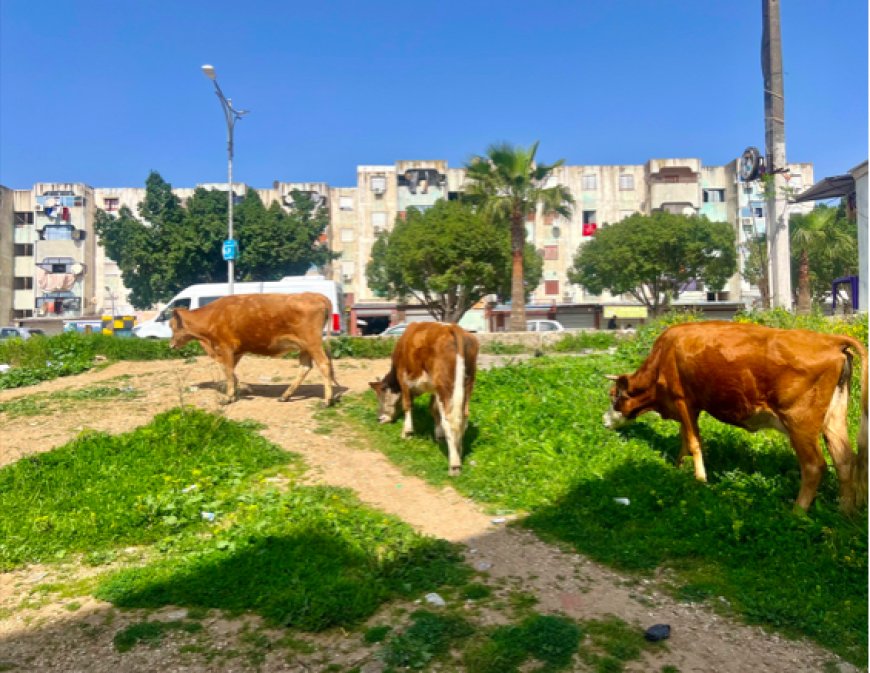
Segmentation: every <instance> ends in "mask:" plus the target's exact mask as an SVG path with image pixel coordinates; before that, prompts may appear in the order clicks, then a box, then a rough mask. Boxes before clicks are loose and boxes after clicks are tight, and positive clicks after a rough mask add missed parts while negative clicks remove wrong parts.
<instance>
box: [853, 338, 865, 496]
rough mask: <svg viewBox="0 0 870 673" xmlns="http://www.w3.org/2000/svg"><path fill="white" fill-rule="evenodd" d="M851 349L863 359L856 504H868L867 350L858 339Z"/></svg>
mask: <svg viewBox="0 0 870 673" xmlns="http://www.w3.org/2000/svg"><path fill="white" fill-rule="evenodd" d="M848 344H849V348H851V349H852V350H853V351H854V352H855V353H856V354H857V355H858V356H859V357H860V358H861V429H860V430H859V432H858V457H857V460H856V462H855V467H854V470H853V473H852V476H853V480H854V484H855V494H856V504H857V505H858V506H859V507H860V506H862V505H864V504H865V503H866V502H867V394H868V390H867V349H866V348H865V347H864V345H863V344H862V343H861V342H860V341H857V340H856V339H851V338H849V339H848Z"/></svg>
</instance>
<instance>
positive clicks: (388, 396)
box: [376, 386, 402, 423]
mask: <svg viewBox="0 0 870 673" xmlns="http://www.w3.org/2000/svg"><path fill="white" fill-rule="evenodd" d="M376 392H377V395H378V420H379V421H380V422H381V423H392V422H393V421H394V420H396V418H398V416H399V405H400V404H401V402H402V393H401V392H395V393H394V392H393V391H392V390H390V389H389V388H387V387H386V386H383V387H382V388H381V389H380V390H378V391H376Z"/></svg>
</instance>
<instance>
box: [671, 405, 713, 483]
mask: <svg viewBox="0 0 870 673" xmlns="http://www.w3.org/2000/svg"><path fill="white" fill-rule="evenodd" d="M677 409H678V411H679V415H680V419H679V420H680V437H681V438H682V442H683V443H682V446H681V447H680V455H679V456H678V457H677V465H678V466H679V465H680V464H681V463H682V462H683V458H685V457H686V456H688V455H690V454H691V456H692V462H693V463H694V465H695V479H697V480H698V481H707V470H706V469H704V454H703V453H702V452H701V430H700V428H698V414H697V412H695V413H693V412H691V411H689V408H688V407H687V406H686V404H685V402H679V403H678V404H677Z"/></svg>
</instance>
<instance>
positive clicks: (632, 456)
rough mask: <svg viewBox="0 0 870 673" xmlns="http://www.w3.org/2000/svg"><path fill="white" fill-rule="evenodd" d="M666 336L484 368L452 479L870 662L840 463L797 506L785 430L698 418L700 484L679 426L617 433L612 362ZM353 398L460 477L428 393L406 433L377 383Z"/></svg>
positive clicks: (862, 568)
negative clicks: (412, 432)
mask: <svg viewBox="0 0 870 673" xmlns="http://www.w3.org/2000/svg"><path fill="white" fill-rule="evenodd" d="M864 324H866V322H865V323H864ZM860 325H861V323H860V322H859V323H858V327H857V328H856V327H855V325H854V323H852V324H847V325H846V328H845V329H847V330H849V329H851V330H854V329H858V330H860V329H861V327H860ZM831 327H832V329H842V325H837V324H832V325H831ZM656 334H657V333H652V331H651V330H650V331H649V333H648V332H645V331H644V330H641V331H640V332H639V334H638V340H639V341H640V343H641V344H646V345H645V346H643V345H641V346H639V345H638V343H636V342H626V343H625V344H622V343H621V344H620V346H619V347H618V348H619V350H618V353H617V354H616V355H614V356H606V355H592V356H589V357H585V358H580V359H574V358H571V359H562V358H540V359H536V360H533V361H530V362H527V363H525V364H522V365H515V366H509V367H505V368H501V369H496V370H492V371H487V372H481V373H480V374H479V376H478V383H477V386H476V388H475V393H474V398H473V401H472V404H471V419H470V427H469V430H468V433H467V436H466V443H465V445H466V454H465V456H464V459H463V473H462V475H461V476H459V477H458V478H456V479H452V480H450V483H451V484H452V485H454V486H455V487H456V488H457V489H458V490H459V491H461V492H462V493H464V494H465V495H467V496H470V497H473V498H475V499H476V500H478V501H481V502H483V503H486V504H488V505H489V506H490V507H492V508H496V507H498V508H502V509H512V510H524V511H527V512H529V513H530V515H529V517H528V518H527V519H526V520H525V525H527V526H529V527H531V528H532V529H534V530H535V531H537V532H538V533H540V534H542V535H543V536H544V537H545V538H548V539H552V540H557V541H559V542H563V543H564V542H567V543H569V544H570V545H572V546H573V547H574V548H575V549H577V550H578V551H580V552H582V553H584V554H587V555H589V556H591V557H592V558H595V559H596V560H598V561H601V562H604V563H607V564H609V565H610V566H613V567H616V568H619V569H622V570H626V571H631V572H637V573H641V574H644V573H650V572H651V571H653V570H654V569H656V568H657V567H666V568H670V569H671V570H672V571H673V573H672V576H673V578H674V579H673V586H672V587H671V589H672V591H673V592H674V593H675V594H676V595H677V596H680V597H682V598H684V599H686V600H711V603H712V604H713V605H715V606H723V605H726V604H725V603H724V602H723V601H721V600H719V597H720V596H721V597H723V598H724V599H725V601H727V605H728V606H730V608H725V609H729V610H731V611H733V612H734V613H736V614H738V615H741V616H742V617H743V618H744V619H746V620H747V621H749V622H752V623H759V624H764V625H767V626H772V627H775V628H777V629H779V630H780V631H782V632H784V633H786V634H789V635H796V636H808V637H811V638H813V639H815V640H816V641H818V642H819V643H821V644H823V645H825V646H826V647H829V648H831V649H832V650H833V651H835V652H837V653H838V654H840V655H842V656H843V657H845V658H847V659H848V660H850V661H852V662H862V661H863V662H866V658H867V596H868V594H867V561H868V554H867V517H866V512H865V513H864V514H863V515H859V516H857V517H855V518H852V519H850V518H846V517H843V516H842V515H841V514H840V513H839V511H838V503H837V493H838V486H837V479H836V476H835V474H834V471H833V470H828V473H827V474H826V476H825V479H824V480H823V483H822V486H821V488H820V490H819V494H818V496H817V499H816V502H815V504H814V505H813V507H812V508H811V510H810V515H809V516H800V515H796V514H794V513H792V505H793V503H794V499H795V497H796V495H797V492H798V488H799V482H800V473H799V469H798V463H797V459H796V458H795V456H794V452H793V450H792V449H791V447H790V445H789V443H788V440H787V438H785V437H784V436H782V435H779V434H777V433H773V432H765V433H759V434H756V435H752V434H749V433H747V432H744V431H742V430H740V429H737V428H734V427H731V426H727V425H723V424H721V423H718V422H717V421H715V420H713V419H711V418H709V417H707V416H706V415H705V416H702V420H701V435H702V438H703V441H704V456H705V463H706V466H707V472H708V476H709V480H710V481H709V483H708V484H703V483H699V482H697V481H696V480H695V479H694V477H693V473H692V470H691V467H690V461H687V464H685V465H683V466H682V467H676V466H674V464H673V461H674V459H675V457H676V456H677V454H678V452H679V447H680V439H679V426H678V424H676V423H674V422H670V421H663V420H660V419H653V418H650V417H643V418H642V419H641V420H640V421H639V422H638V423H635V424H634V425H632V426H629V427H628V428H627V429H625V430H623V431H621V432H618V433H617V432H613V431H608V430H606V429H605V428H604V427H603V425H602V423H601V416H602V414H603V413H604V411H605V410H606V408H607V406H608V398H607V390H608V387H609V384H608V382H607V381H606V380H605V379H604V377H603V375H604V374H608V373H609V374H612V373H622V372H629V371H632V370H633V369H634V368H635V367H636V366H637V364H638V362H639V361H640V360H642V359H643V357H645V356H646V354H648V352H649V345H651V343H652V340H654V338H655V335H656ZM858 397H859V395H857V394H855V395H853V396H852V404H851V408H850V422H851V425H852V430H853V432H854V431H855V430H856V427H857V423H858V404H857V403H858ZM343 405H344V407H343V409H342V410H341V413H343V414H346V415H347V416H348V417H350V418H351V419H353V420H354V422H356V423H358V424H359V425H360V426H362V427H364V428H365V429H366V431H367V432H368V433H369V436H370V437H371V438H372V441H373V444H374V445H375V446H377V447H379V448H380V449H381V450H383V451H384V452H385V453H386V454H387V455H388V456H390V458H391V459H392V460H393V461H394V462H396V463H397V464H399V465H400V466H401V467H402V468H403V469H405V470H407V471H409V472H412V473H414V474H417V475H420V476H423V477H424V478H426V479H428V480H430V481H431V482H433V483H436V484H437V483H446V482H447V481H448V477H447V476H446V474H447V463H446V458H445V456H444V451H445V449H444V447H443V445H442V446H439V445H437V444H436V443H435V442H434V439H433V436H432V422H431V420H430V419H429V417H428V411H427V409H426V405H427V400H426V399H425V397H424V398H422V399H420V400H419V401H418V403H417V406H416V407H415V410H414V414H415V428H416V429H417V436H416V437H415V438H413V439H411V440H404V441H403V440H401V439H400V437H399V433H400V431H401V427H400V426H401V424H398V423H397V424H392V425H378V424H377V420H376V413H375V404H374V399H373V396H371V395H370V394H368V393H367V394H366V395H365V396H362V397H356V398H353V397H346V398H345V399H344V401H343ZM617 497H619V498H629V500H630V502H631V504H630V505H629V506H624V505H621V504H618V503H616V502H615V501H614V498H617Z"/></svg>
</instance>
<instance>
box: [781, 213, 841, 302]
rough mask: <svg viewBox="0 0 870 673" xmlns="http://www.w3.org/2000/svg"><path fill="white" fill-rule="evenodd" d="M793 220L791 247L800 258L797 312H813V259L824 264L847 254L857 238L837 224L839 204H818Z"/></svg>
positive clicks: (791, 223)
mask: <svg viewBox="0 0 870 673" xmlns="http://www.w3.org/2000/svg"><path fill="white" fill-rule="evenodd" d="M789 224H790V225H791V247H792V251H793V254H794V255H795V256H796V257H797V261H798V272H797V279H798V282H797V286H798V287H797V312H798V313H809V312H810V309H811V308H812V292H811V288H810V275H811V270H810V259H811V258H812V259H813V260H814V261H815V263H816V264H819V265H821V264H822V263H824V262H828V261H831V260H836V259H837V258H840V257H847V256H848V255H849V254H850V252H851V250H852V248H853V247H854V246H855V242H854V240H853V239H852V238H851V237H850V236H849V234H848V233H847V232H846V231H844V230H843V228H842V227H839V226H837V209H836V208H826V207H818V208H814V209H813V210H811V211H810V212H809V213H807V214H806V215H794V216H793V217H792V218H791V219H790V221H789ZM793 258H794V257H793Z"/></svg>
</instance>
